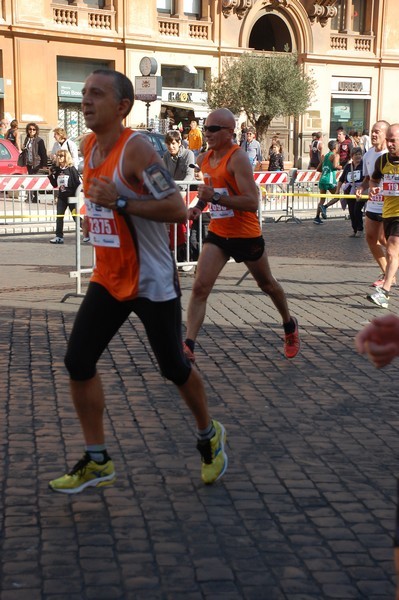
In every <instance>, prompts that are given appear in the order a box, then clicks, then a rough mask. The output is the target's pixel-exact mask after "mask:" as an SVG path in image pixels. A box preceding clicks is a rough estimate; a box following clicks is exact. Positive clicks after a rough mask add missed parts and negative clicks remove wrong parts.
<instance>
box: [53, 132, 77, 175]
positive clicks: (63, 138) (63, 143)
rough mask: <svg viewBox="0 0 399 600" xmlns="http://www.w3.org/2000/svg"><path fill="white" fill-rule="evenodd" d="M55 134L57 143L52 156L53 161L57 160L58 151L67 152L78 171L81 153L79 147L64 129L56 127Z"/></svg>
mask: <svg viewBox="0 0 399 600" xmlns="http://www.w3.org/2000/svg"><path fill="white" fill-rule="evenodd" d="M53 132H54V139H55V142H54V145H53V147H52V150H51V154H50V158H51V160H53V159H54V158H55V156H56V155H57V152H58V150H67V151H68V152H69V154H70V155H71V157H72V162H73V166H74V167H75V169H77V168H78V167H79V151H78V147H77V145H76V144H75V142H73V141H72V140H70V139H68V138H67V134H66V131H65V129H63V128H62V127H56V128H55V129H54V130H53Z"/></svg>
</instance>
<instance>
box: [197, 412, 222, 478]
mask: <svg viewBox="0 0 399 600" xmlns="http://www.w3.org/2000/svg"><path fill="white" fill-rule="evenodd" d="M212 423H213V426H214V428H215V430H216V433H215V435H214V436H213V438H211V439H210V440H207V441H205V442H204V441H201V440H199V441H198V443H197V450H198V451H199V453H200V454H201V460H202V466H201V478H202V481H203V482H204V483H206V484H209V483H214V482H215V481H217V480H218V479H219V478H220V477H221V476H222V475H223V473H224V472H225V471H226V469H227V464H228V458H227V454H226V453H225V451H224V445H225V443H226V430H225V428H224V427H223V425H222V424H221V423H219V422H218V421H212Z"/></svg>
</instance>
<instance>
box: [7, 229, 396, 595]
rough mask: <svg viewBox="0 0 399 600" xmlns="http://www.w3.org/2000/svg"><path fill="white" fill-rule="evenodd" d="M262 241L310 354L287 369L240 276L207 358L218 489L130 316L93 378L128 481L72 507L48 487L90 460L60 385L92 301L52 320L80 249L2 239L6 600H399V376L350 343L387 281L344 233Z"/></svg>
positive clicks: (227, 291)
mask: <svg viewBox="0 0 399 600" xmlns="http://www.w3.org/2000/svg"><path fill="white" fill-rule="evenodd" d="M264 232H265V237H266V243H267V248H268V252H269V256H270V262H271V265H272V268H273V271H274V274H275V275H276V277H277V278H278V279H279V280H280V281H281V283H282V284H283V286H284V288H285V290H286V292H287V295H288V298H289V303H290V307H291V310H292V313H293V314H294V315H295V316H297V317H298V320H299V323H300V327H301V334H302V350H301V354H300V355H299V356H298V357H297V358H296V359H294V360H293V361H287V360H286V359H285V358H284V357H283V346H282V327H281V325H280V323H279V319H278V316H277V313H276V310H275V308H274V306H273V305H272V303H271V302H270V300H268V299H267V298H265V296H264V295H263V294H262V293H261V292H260V291H259V290H258V289H257V287H256V285H255V284H254V282H253V280H252V279H251V278H250V277H247V278H245V279H244V281H243V282H242V283H241V285H240V286H237V285H236V284H237V281H238V280H239V278H240V277H241V276H242V275H243V274H244V272H245V267H244V266H243V265H236V264H233V263H231V264H228V265H227V266H226V268H225V270H224V271H223V272H222V275H221V277H220V278H219V281H218V284H217V286H216V287H215V290H214V292H213V294H212V296H211V298H210V302H209V307H208V312H207V318H206V321H205V323H204V327H203V329H202V330H201V333H200V337H199V340H198V351H197V362H198V366H199V368H200V370H201V373H202V375H203V376H204V379H205V383H206V386H207V390H208V392H209V398H210V405H211V407H212V414H213V415H214V416H215V417H216V418H217V419H220V420H222V422H223V423H224V425H225V426H226V429H227V433H228V448H227V450H228V454H229V468H228V471H227V472H226V474H225V476H224V478H223V479H222V480H221V481H220V482H218V483H216V484H215V485H214V486H210V487H204V486H203V485H202V484H201V481H200V477H199V458H198V455H197V451H196V449H195V432H194V429H195V427H194V423H193V420H192V419H191V416H190V414H189V413H188V411H187V410H186V408H185V406H183V404H182V402H181V400H180V397H179V395H178V394H177V392H176V391H175V388H174V386H173V385H172V384H169V383H166V382H165V381H164V380H163V379H162V378H161V376H160V375H159V374H158V372H157V370H156V368H155V363H154V358H153V355H152V353H151V351H149V349H148V344H147V341H146V337H145V334H144V331H143V328H142V326H141V324H140V322H139V321H138V319H137V318H136V317H134V316H132V317H131V319H130V321H129V322H128V323H127V324H125V325H124V326H123V328H122V329H121V330H120V332H119V334H118V335H117V336H116V337H115V339H114V340H113V341H112V343H111V344H110V347H109V350H108V351H107V352H106V353H105V354H104V356H103V357H102V359H101V361H100V365H99V370H100V372H101V374H102V377H103V382H104V386H105V390H106V397H107V415H106V431H107V437H108V444H109V452H110V454H111V456H112V457H113V459H114V462H115V466H116V469H117V473H118V481H117V483H116V485H115V486H114V487H110V488H109V489H106V488H104V489H103V490H89V491H86V492H84V493H82V494H79V495H76V496H71V497H68V496H64V495H62V494H55V493H52V492H51V491H50V490H48V488H47V482H48V480H49V479H52V478H53V477H55V476H58V475H59V474H61V473H62V472H63V471H64V470H66V469H67V468H68V467H70V466H72V465H73V464H74V462H75V461H76V460H77V459H78V458H80V455H81V453H82V438H81V434H80V430H79V428H78V425H77V421H76V418H75V414H74V410H73V408H72V406H71V403H70V399H69V391H68V378H67V375H66V372H65V369H64V366H63V355H64V352H65V347H66V339H67V336H68V334H69V331H70V329H71V326H72V323H73V318H74V314H75V312H76V309H77V307H78V305H79V303H80V299H79V298H70V299H68V300H67V301H66V302H65V303H62V304H61V303H60V300H61V299H62V298H63V297H64V295H65V294H67V293H68V292H74V289H75V288H74V286H75V283H74V280H72V279H69V277H68V273H69V271H71V270H74V268H75V267H74V247H73V234H67V236H66V243H65V244H64V245H63V246H57V247H53V246H51V245H50V244H49V243H48V240H49V237H50V236H49V235H48V234H46V235H37V236H24V237H22V236H21V237H2V238H1V247H2V253H1V254H2V259H1V262H2V266H1V267H0V268H1V271H0V275H1V277H0V322H1V336H0V372H1V373H2V375H3V376H2V378H1V381H0V400H1V402H0V428H1V440H2V441H1V444H2V450H3V457H4V458H3V460H2V462H1V467H0V469H1V471H2V472H1V476H0V481H1V482H2V484H1V496H0V514H1V515H2V532H3V535H2V537H1V541H0V552H1V553H0V565H1V593H0V600H202V599H204V600H205V599H206V600H242V599H244V600H308V599H312V600H324V599H338V600H347V599H348V600H349V599H356V600H358V599H365V600H366V599H367V600H393V598H394V567H393V561H392V535H393V530H394V512H395V494H396V490H395V485H396V484H395V475H396V472H397V468H396V467H397V461H396V454H397V446H398V442H397V439H398V429H399V419H398V417H397V412H398V406H397V398H396V390H397V389H398V385H399V375H398V369H397V365H394V366H390V367H388V368H386V369H384V370H383V371H377V370H375V369H374V368H373V367H372V366H371V365H370V363H368V362H367V361H366V359H364V358H363V357H360V356H359V355H358V354H357V353H356V352H355V351H354V344H353V338H354V336H355V334H356V332H357V331H358V330H359V329H360V328H361V326H362V325H363V324H364V323H366V322H367V321H368V320H369V319H370V318H372V317H374V316H376V315H382V314H386V312H387V311H384V310H382V309H378V308H377V307H374V305H372V304H370V303H369V302H368V301H367V300H366V299H365V294H366V293H368V291H369V290H370V288H369V287H368V286H369V283H370V282H371V281H373V279H375V277H376V275H377V274H378V267H377V266H376V265H374V264H373V262H372V260H371V258H370V254H369V252H368V249H367V245H366V242H365V240H364V239H353V238H349V237H348V236H349V234H350V233H351V231H350V224H349V223H348V222H347V221H344V220H341V219H340V220H335V219H334V220H327V222H326V223H324V224H323V225H322V226H317V225H314V224H313V223H312V222H311V221H304V222H303V223H302V224H295V223H283V222H280V223H271V224H269V223H268V224H266V225H265V226H264ZM82 252H83V261H84V264H89V262H90V258H91V248H90V247H87V246H84V247H83V248H82ZM192 281H193V276H192V274H191V273H187V274H184V273H183V274H182V275H181V284H182V289H183V298H182V302H183V306H184V309H186V307H187V303H188V299H189V294H190V289H191V286H192ZM390 310H392V312H395V313H397V312H398V310H399V301H398V298H397V296H396V294H395V295H392V296H391V301H390ZM184 316H185V315H184Z"/></svg>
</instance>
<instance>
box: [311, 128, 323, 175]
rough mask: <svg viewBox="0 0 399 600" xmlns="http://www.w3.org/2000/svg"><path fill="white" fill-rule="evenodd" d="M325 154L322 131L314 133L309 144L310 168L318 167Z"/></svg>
mask: <svg viewBox="0 0 399 600" xmlns="http://www.w3.org/2000/svg"><path fill="white" fill-rule="evenodd" d="M322 155H323V141H322V133H321V131H316V132H314V133H312V141H311V143H310V144H309V165H308V169H311V170H312V169H314V170H315V169H317V167H318V166H319V164H320V163H321V157H322Z"/></svg>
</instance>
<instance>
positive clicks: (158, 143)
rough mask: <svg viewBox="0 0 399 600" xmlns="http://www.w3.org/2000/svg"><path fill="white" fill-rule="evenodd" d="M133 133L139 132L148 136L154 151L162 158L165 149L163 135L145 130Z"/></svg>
mask: <svg viewBox="0 0 399 600" xmlns="http://www.w3.org/2000/svg"><path fill="white" fill-rule="evenodd" d="M135 131H139V132H140V133H144V134H145V135H147V136H148V139H149V140H150V142H151V144H152V145H153V146H154V148H155V150H156V151H157V152H158V154H159V156H160V157H161V158H162V157H163V155H164V154H165V152H166V150H167V148H166V144H165V136H164V135H163V133H158V132H156V131H148V130H147V129H136V130H135Z"/></svg>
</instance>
